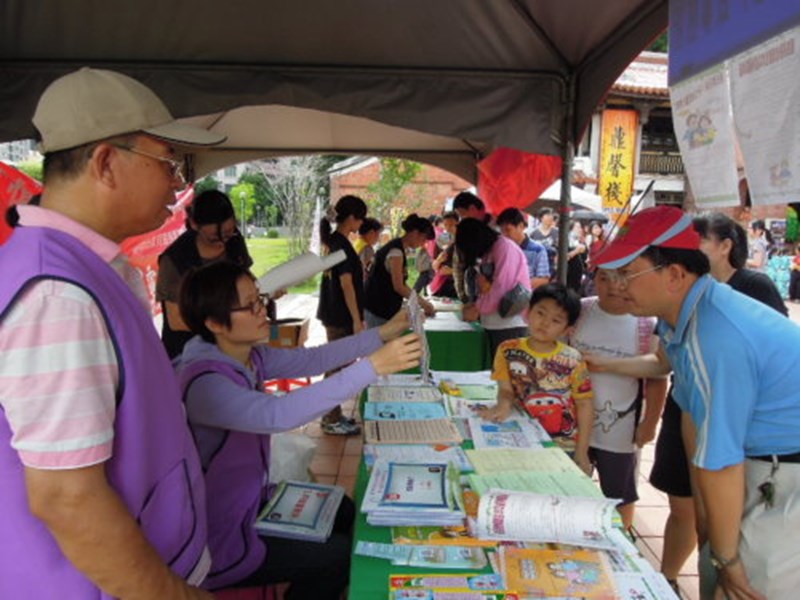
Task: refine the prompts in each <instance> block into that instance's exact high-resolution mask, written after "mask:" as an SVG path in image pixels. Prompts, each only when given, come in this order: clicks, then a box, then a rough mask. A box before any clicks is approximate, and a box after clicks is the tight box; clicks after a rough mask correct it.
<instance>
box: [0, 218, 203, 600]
mask: <svg viewBox="0 0 800 600" xmlns="http://www.w3.org/2000/svg"><path fill="white" fill-rule="evenodd" d="M0 272H2V274H3V275H2V278H0V323H1V320H2V318H3V316H4V315H5V314H6V313H7V310H8V308H9V306H11V304H12V303H13V301H14V299H15V298H16V297H17V296H18V295H19V294H20V293H21V292H22V290H23V289H24V288H25V287H26V286H27V285H28V284H29V283H31V282H33V281H35V280H37V279H61V280H65V281H70V282H72V283H74V284H76V285H78V286H80V287H82V288H84V289H85V290H86V291H87V292H88V293H89V294H90V295H91V296H92V297H93V298H94V299H95V301H96V302H97V304H98V306H99V307H100V310H101V311H102V313H103V315H104V317H105V321H106V326H107V328H108V331H109V332H110V334H111V337H112V341H113V343H114V348H115V351H116V355H117V362H118V364H119V387H118V389H117V397H116V403H117V406H116V419H115V427H114V430H115V431H114V446H113V454H112V457H111V458H110V459H109V460H108V461H107V462H106V475H107V477H108V480H109V483H110V485H111V486H112V487H113V488H114V489H115V490H116V492H117V493H118V494H119V496H120V498H121V499H122V501H123V502H124V503H125V505H126V506H127V507H128V510H129V511H130V513H131V515H133V517H134V518H135V519H136V520H137V522H138V523H139V526H140V527H141V529H142V532H143V533H144V535H145V537H146V538H147V539H148V540H149V541H150V543H151V544H152V545H153V547H154V548H155V549H156V550H157V551H158V553H159V554H160V555H161V557H162V558H163V559H164V561H165V562H166V563H167V564H168V565H169V566H170V568H171V569H172V570H173V571H174V572H175V573H177V574H178V575H179V576H181V577H186V576H188V575H189V574H190V573H191V572H192V570H193V569H194V568H195V567H196V565H197V564H198V562H199V560H200V558H201V556H202V553H203V550H204V548H205V544H206V508H205V493H204V488H203V481H202V478H203V476H202V472H201V470H200V464H199V459H198V457H197V450H196V448H195V447H194V443H193V441H192V438H191V435H190V433H189V430H188V428H187V426H186V416H185V413H184V408H183V405H182V404H181V402H180V389H179V388H178V384H177V381H176V379H175V374H174V372H173V370H172V366H171V364H170V362H169V360H168V359H167V356H166V354H165V352H164V348H163V346H162V345H161V340H160V339H159V338H158V335H157V334H156V331H155V328H154V327H153V323H152V321H151V319H150V316H149V315H148V314H147V313H146V311H145V310H144V308H143V307H142V305H141V303H140V302H139V301H138V300H137V299H136V297H135V296H134V294H133V293H131V291H130V290H129V289H128V287H127V286H126V285H125V283H124V282H123V280H122V278H121V277H120V276H119V275H118V274H117V273H116V272H115V271H114V270H113V269H112V268H111V267H110V266H109V265H108V264H106V263H105V262H104V261H103V260H102V259H100V257H98V256H97V255H95V254H94V253H93V252H91V251H90V250H89V249H88V248H86V246H84V245H83V244H82V243H80V242H79V241H78V240H76V239H75V238H73V237H71V236H69V235H67V234H64V233H62V232H59V231H55V230H52V229H46V228H39V227H19V228H17V229H16V230H15V231H14V233H13V235H12V236H11V238H10V239H9V240H8V242H7V243H6V244H4V245H3V246H0ZM10 440H11V430H10V428H9V424H8V421H7V419H6V418H5V414H4V413H3V412H2V411H0V482H2V492H0V598H14V599H15V600H21V599H28V598H30V599H39V598H48V597H52V596H53V594H56V595H57V596H58V597H60V598H70V599H73V598H75V599H89V598H91V599H92V600H95V599H98V600H99V599H105V598H109V596H107V595H106V594H104V593H103V592H102V591H101V590H100V589H98V588H97V587H95V586H94V584H92V582H91V581H89V580H88V579H87V578H86V577H85V576H84V575H83V574H82V573H80V572H79V571H78V570H77V569H75V568H74V567H73V566H72V564H71V563H70V562H69V561H68V560H67V559H66V558H65V557H64V555H63V554H62V553H61V551H60V549H59V548H58V546H57V544H56V543H55V540H54V538H53V537H52V536H51V535H50V533H49V531H48V530H47V529H46V528H45V526H44V525H43V524H42V522H41V521H39V520H38V519H36V518H35V517H34V516H33V515H31V513H30V512H29V510H28V504H27V497H26V491H25V483H24V477H23V475H24V471H23V465H22V463H21V462H20V460H19V457H18V455H17V453H16V451H14V450H13V449H12V448H11V445H10Z"/></svg>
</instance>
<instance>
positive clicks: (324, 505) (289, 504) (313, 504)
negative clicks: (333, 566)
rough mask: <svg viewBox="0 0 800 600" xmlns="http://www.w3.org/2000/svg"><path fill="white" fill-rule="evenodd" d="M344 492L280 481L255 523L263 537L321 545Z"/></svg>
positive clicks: (329, 531) (319, 486)
mask: <svg viewBox="0 0 800 600" xmlns="http://www.w3.org/2000/svg"><path fill="white" fill-rule="evenodd" d="M343 496H344V488H342V487H340V486H338V485H323V484H319V483H306V482H301V481H283V482H281V483H280V484H279V485H278V488H277V489H276V490H275V493H274V494H273V496H272V498H271V499H270V500H269V502H267V504H266V505H265V506H264V508H263V509H262V510H261V512H260V513H259V515H258V518H257V519H256V523H255V528H256V529H257V530H258V532H259V533H261V534H263V535H269V536H275V537H284V538H291V539H297V540H309V541H312V542H324V541H326V540H327V539H328V538H329V537H330V535H331V530H332V529H333V522H334V520H335V519H336V511H338V510H339V504H341V502H342V497H343Z"/></svg>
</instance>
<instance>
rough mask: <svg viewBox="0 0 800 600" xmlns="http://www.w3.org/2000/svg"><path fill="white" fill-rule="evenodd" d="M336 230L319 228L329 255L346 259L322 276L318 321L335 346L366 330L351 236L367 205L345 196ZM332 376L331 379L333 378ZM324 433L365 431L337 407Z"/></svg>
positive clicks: (326, 224) (338, 208)
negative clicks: (334, 342)
mask: <svg viewBox="0 0 800 600" xmlns="http://www.w3.org/2000/svg"><path fill="white" fill-rule="evenodd" d="M334 212H335V217H334V221H335V222H336V230H335V231H331V223H330V221H328V219H322V221H320V224H319V235H320V240H321V241H322V245H323V246H324V249H325V252H326V254H332V253H334V252H337V251H339V250H344V253H345V259H344V261H343V262H340V263H339V264H338V265H335V266H333V267H331V268H330V269H328V270H327V271H325V272H324V273H323V274H322V280H321V282H320V287H319V305H318V308H317V318H318V319H319V320H320V321H322V324H323V325H324V326H325V333H326V335H327V337H328V341H329V342H332V341H334V340H338V339H341V338H344V337H347V336H350V335H353V334H354V333H359V332H361V331H363V330H364V279H363V275H364V271H363V266H362V264H361V259H360V258H359V257H358V254H356V251H355V249H353V246H352V244H351V243H350V240H349V239H348V236H349V235H350V234H351V233H355V232H356V231H358V228H359V227H360V226H361V223H362V222H363V221H364V219H365V218H366V216H367V205H366V203H365V202H364V201H363V200H362V199H361V198H359V197H358V196H351V195H347V196H342V197H341V198H339V201H338V202H337V203H336V206H335V207H334ZM330 374H331V373H328V374H327V375H330ZM322 431H323V432H325V433H327V434H330V435H358V434H359V433H361V428H360V427H359V426H358V424H357V423H356V422H355V420H354V419H351V418H348V417H345V416H344V415H343V414H342V408H341V406H337V407H336V408H334V409H332V410H331V411H330V412H328V413H327V414H325V415H323V417H322Z"/></svg>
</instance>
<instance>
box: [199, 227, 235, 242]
mask: <svg viewBox="0 0 800 600" xmlns="http://www.w3.org/2000/svg"><path fill="white" fill-rule="evenodd" d="M203 227H205V226H204V225H201V226H200V227H199V228H198V230H197V232H198V233H199V234H200V235H202V236H203V237H204V238H205V240H206V242H208V243H209V244H218V243H220V242H222V243H223V244H224V243H227V242H229V241H230V240H232V239H233V238H235V237H239V236H240V235H241V233H240V232H239V230H238V229H234V230H233V231H222V232H220V234H219V235H218V234H216V233H215V234H214V235H208V234H207V233H206V232H205V231H203ZM214 227H216V225H214Z"/></svg>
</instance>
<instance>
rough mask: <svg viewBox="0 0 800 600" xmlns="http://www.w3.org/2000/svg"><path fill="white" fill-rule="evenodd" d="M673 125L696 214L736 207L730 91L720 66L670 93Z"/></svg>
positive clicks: (736, 179) (734, 157)
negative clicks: (713, 209) (707, 209)
mask: <svg viewBox="0 0 800 600" xmlns="http://www.w3.org/2000/svg"><path fill="white" fill-rule="evenodd" d="M670 96H671V98H672V120H673V125H674V127H675V136H676V137H677V138H678V146H679V147H680V150H681V156H682V158H683V165H684V168H685V170H686V174H687V176H688V177H689V182H690V184H691V186H692V192H693V193H694V200H695V204H696V205H697V208H698V210H703V209H706V208H716V207H721V206H737V205H738V204H739V187H738V176H737V173H736V153H735V142H734V132H733V117H732V115H731V101H730V85H729V81H728V72H727V69H726V67H725V65H719V66H718V67H714V68H713V69H709V70H708V71H704V72H703V73H701V74H699V75H697V76H695V77H692V78H691V79H687V80H685V81H682V82H681V83H678V84H677V85H674V86H672V87H671V88H670Z"/></svg>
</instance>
